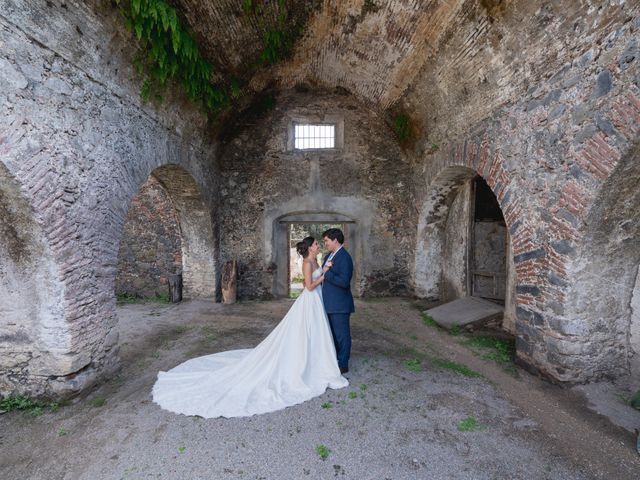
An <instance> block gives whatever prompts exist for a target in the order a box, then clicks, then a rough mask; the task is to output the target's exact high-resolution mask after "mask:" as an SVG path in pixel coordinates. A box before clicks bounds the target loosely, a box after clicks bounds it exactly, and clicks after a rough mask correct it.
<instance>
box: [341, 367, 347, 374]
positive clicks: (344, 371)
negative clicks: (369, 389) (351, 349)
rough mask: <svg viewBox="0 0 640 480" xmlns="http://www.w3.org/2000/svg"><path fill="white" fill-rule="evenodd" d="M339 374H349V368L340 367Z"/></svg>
mask: <svg viewBox="0 0 640 480" xmlns="http://www.w3.org/2000/svg"><path fill="white" fill-rule="evenodd" d="M340 373H349V367H344V368H343V367H340Z"/></svg>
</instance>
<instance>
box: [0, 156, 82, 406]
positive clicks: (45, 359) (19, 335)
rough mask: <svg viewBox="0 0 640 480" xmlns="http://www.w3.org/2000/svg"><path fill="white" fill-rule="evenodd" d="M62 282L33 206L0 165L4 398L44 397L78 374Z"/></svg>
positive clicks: (0, 389)
mask: <svg viewBox="0 0 640 480" xmlns="http://www.w3.org/2000/svg"><path fill="white" fill-rule="evenodd" d="M61 278H62V277H61V272H60V268H59V265H58V264H57V262H56V261H55V259H54V255H53V253H52V251H51V248H50V245H49V242H48V240H47V238H46V235H45V232H44V230H43V228H42V227H41V225H40V223H39V222H38V220H37V218H36V215H35V212H34V210H33V208H32V206H31V205H30V204H29V202H28V201H27V199H26V198H25V196H24V195H23V194H22V192H21V189H20V186H19V184H18V182H17V180H16V179H15V178H14V177H13V176H12V175H11V174H10V173H9V171H8V169H7V168H6V167H5V166H4V164H2V163H0V290H1V294H0V295H1V297H2V301H1V302H0V395H10V394H32V395H33V394H35V395H43V394H45V393H48V392H47V391H46V388H45V383H46V381H47V379H49V378H50V377H59V376H64V375H66V374H68V373H70V372H71V371H74V369H75V366H74V364H73V360H72V359H70V358H69V357H68V356H67V355H65V354H66V352H67V348H68V345H69V343H70V333H69V328H68V327H69V326H68V324H67V322H66V321H65V317H64V311H63V308H62V304H63V294H64V285H63V283H62V282H61Z"/></svg>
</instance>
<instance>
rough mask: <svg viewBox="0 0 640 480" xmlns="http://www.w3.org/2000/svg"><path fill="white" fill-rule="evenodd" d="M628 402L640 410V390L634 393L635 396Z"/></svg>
mask: <svg viewBox="0 0 640 480" xmlns="http://www.w3.org/2000/svg"><path fill="white" fill-rule="evenodd" d="M628 404H629V405H631V406H632V407H633V408H635V409H637V410H640V390H638V391H637V392H636V393H634V394H633V396H632V397H631V398H630V399H629V402H628Z"/></svg>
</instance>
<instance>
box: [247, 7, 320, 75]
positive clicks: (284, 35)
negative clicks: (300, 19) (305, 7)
mask: <svg viewBox="0 0 640 480" xmlns="http://www.w3.org/2000/svg"><path fill="white" fill-rule="evenodd" d="M275 8H276V11H277V15H278V16H277V23H276V25H275V26H273V27H270V28H267V25H266V22H265V15H264V14H265V13H266V9H267V7H266V5H264V0H243V3H242V10H243V12H244V14H245V15H247V16H249V15H252V16H254V17H255V18H256V19H257V20H258V24H259V25H260V27H261V28H262V29H263V30H265V32H264V33H263V35H262V51H261V52H260V63H261V64H263V65H274V64H276V63H277V62H279V61H280V60H282V59H283V58H285V57H287V56H288V55H289V54H290V53H291V51H292V50H293V43H294V40H295V39H296V37H297V36H298V35H299V34H300V32H301V30H302V27H301V25H298V24H297V23H296V22H295V20H293V21H292V19H290V18H289V17H290V15H289V10H288V9H287V2H286V0H278V4H277V7H275ZM314 8H315V7H314Z"/></svg>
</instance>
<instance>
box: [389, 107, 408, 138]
mask: <svg viewBox="0 0 640 480" xmlns="http://www.w3.org/2000/svg"><path fill="white" fill-rule="evenodd" d="M393 129H394V131H395V132H396V135H397V136H398V140H400V141H401V142H405V141H407V140H408V139H409V137H410V136H411V126H410V121H409V116H408V115H407V114H406V113H398V114H397V115H396V116H395V117H394V119H393Z"/></svg>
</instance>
